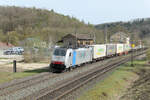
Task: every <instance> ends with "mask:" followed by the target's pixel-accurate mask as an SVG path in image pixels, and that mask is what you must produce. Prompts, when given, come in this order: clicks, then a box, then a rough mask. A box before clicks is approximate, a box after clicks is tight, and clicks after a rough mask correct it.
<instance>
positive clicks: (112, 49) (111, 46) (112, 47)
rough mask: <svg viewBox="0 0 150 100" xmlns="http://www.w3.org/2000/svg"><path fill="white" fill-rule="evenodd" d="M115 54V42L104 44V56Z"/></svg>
mask: <svg viewBox="0 0 150 100" xmlns="http://www.w3.org/2000/svg"><path fill="white" fill-rule="evenodd" d="M115 54H116V44H106V56H111V55H115Z"/></svg>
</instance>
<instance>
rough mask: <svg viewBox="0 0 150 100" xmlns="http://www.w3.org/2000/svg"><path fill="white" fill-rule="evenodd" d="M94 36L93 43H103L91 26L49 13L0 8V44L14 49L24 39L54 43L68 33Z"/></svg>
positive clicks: (29, 9) (30, 9) (9, 7)
mask: <svg viewBox="0 0 150 100" xmlns="http://www.w3.org/2000/svg"><path fill="white" fill-rule="evenodd" d="M75 32H77V33H90V34H93V33H95V34H96V37H97V42H103V33H102V32H101V31H100V30H96V29H95V27H94V26H93V25H91V24H85V23H84V21H82V22H81V21H79V20H78V19H76V18H74V17H70V16H64V15H62V14H58V13H56V12H54V11H53V10H51V11H49V10H45V9H36V8H20V7H14V6H13V7H11V6H8V7H2V6H0V41H3V42H9V43H12V44H14V45H18V44H19V42H20V41H22V40H24V39H26V38H29V37H30V38H32V37H34V38H38V39H40V40H42V41H46V42H47V43H49V42H52V43H55V42H56V41H57V40H59V39H60V38H61V37H62V36H64V35H65V34H68V33H75Z"/></svg>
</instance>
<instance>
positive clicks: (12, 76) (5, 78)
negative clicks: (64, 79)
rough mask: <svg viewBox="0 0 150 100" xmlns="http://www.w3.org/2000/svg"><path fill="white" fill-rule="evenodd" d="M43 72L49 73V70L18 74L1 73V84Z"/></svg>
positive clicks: (28, 71)
mask: <svg viewBox="0 0 150 100" xmlns="http://www.w3.org/2000/svg"><path fill="white" fill-rule="evenodd" d="M42 72H48V69H37V70H27V71H24V72H18V73H11V72H0V84H1V83H5V82H8V81H11V80H14V79H19V78H23V77H28V76H32V75H35V74H39V73H42Z"/></svg>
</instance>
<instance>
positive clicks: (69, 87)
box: [36, 52, 145, 100]
mask: <svg viewBox="0 0 150 100" xmlns="http://www.w3.org/2000/svg"><path fill="white" fill-rule="evenodd" d="M144 53H145V52H142V53H139V54H136V55H135V56H134V57H136V56H139V55H142V54H144ZM129 60H130V57H127V58H123V59H121V60H118V61H115V62H113V63H111V64H108V65H106V66H105V67H104V68H101V67H99V69H96V70H94V71H91V72H89V73H86V74H84V75H83V76H81V77H77V78H75V79H72V80H70V81H68V82H66V83H65V84H62V85H60V86H58V87H57V88H55V89H53V90H50V91H47V92H46V93H44V94H43V95H41V96H39V97H37V98H36V100H59V99H62V98H64V97H65V96H67V95H68V94H70V93H71V92H73V91H75V90H76V89H78V88H80V87H82V86H83V85H85V84H87V83H88V82H89V81H92V80H94V79H96V78H97V77H99V76H101V75H103V74H105V73H107V72H109V71H111V70H113V69H114V68H116V67H118V66H119V65H121V64H123V63H125V62H127V61H129Z"/></svg>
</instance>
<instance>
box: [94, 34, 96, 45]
mask: <svg viewBox="0 0 150 100" xmlns="http://www.w3.org/2000/svg"><path fill="white" fill-rule="evenodd" d="M95 43H96V37H95V32H94V44H95Z"/></svg>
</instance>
